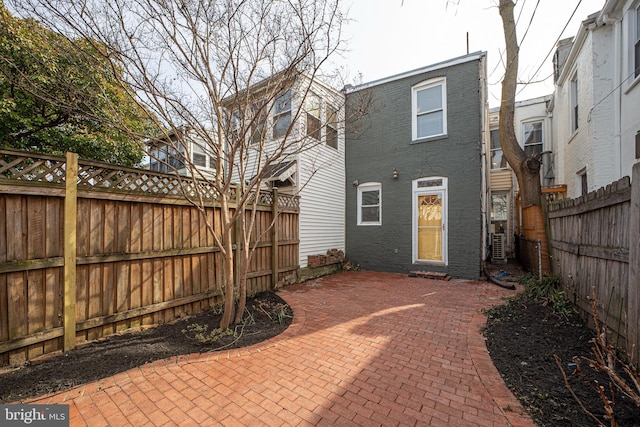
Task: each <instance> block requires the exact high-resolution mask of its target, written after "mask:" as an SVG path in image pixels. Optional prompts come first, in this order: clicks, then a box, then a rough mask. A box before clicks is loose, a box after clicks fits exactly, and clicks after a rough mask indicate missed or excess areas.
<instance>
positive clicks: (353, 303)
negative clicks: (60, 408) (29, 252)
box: [32, 272, 534, 427]
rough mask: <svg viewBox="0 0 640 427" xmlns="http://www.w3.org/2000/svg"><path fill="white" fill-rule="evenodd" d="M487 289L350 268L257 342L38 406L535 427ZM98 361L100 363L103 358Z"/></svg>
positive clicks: (144, 416) (130, 418)
mask: <svg viewBox="0 0 640 427" xmlns="http://www.w3.org/2000/svg"><path fill="white" fill-rule="evenodd" d="M512 292H513V291H508V290H505V289H502V288H499V287H497V286H495V285H491V284H488V283H483V282H470V281H461V280H452V281H449V282H445V281H435V280H427V279H422V278H408V277H407V276H406V275H400V274H390V273H374V272H348V273H340V274H336V275H333V276H328V277H325V278H321V279H318V280H314V281H310V282H306V283H303V284H298V285H293V286H289V287H287V288H285V290H283V291H281V292H280V295H281V296H282V297H283V298H284V299H285V300H286V301H287V302H288V303H289V304H290V305H291V307H292V308H293V310H294V313H295V319H294V322H293V324H292V325H291V326H290V327H289V329H287V331H285V332H284V333H283V334H282V335H280V336H278V337H276V338H274V339H272V340H270V341H268V342H265V343H262V344H259V345H257V346H253V347H249V348H245V349H240V350H232V351H224V352H216V353H206V354H200V355H197V354H196V355H190V356H181V357H178V358H172V359H168V360H163V361H158V362H155V363H151V364H148V365H145V366H142V367H140V368H137V369H132V370H130V371H127V372H124V373H122V374H119V375H116V376H115V377H111V378H108V379H106V380H102V381H99V382H96V383H92V384H88V385H86V386H82V387H78V388H76V389H73V390H71V391H69V392H65V393H60V394H56V395H53V396H48V397H46V398H42V399H39V400H36V401H34V402H32V403H48V404H52V403H67V404H69V405H70V414H71V425H72V426H82V425H87V426H91V427H95V426H103V425H111V426H127V425H132V426H136V427H138V426H172V425H179V426H188V425H193V426H206V425H223V426H249V425H268V426H298V425H307V426H308V425H317V426H336V425H338V426H351V425H357V426H395V425H398V426H400V425H402V426H417V425H425V426H456V427H460V426H510V425H512V426H534V424H533V422H532V421H531V420H530V419H529V418H528V417H526V416H523V415H520V413H521V407H520V405H519V404H518V402H517V400H516V399H515V398H514V397H513V395H512V394H511V393H510V392H509V391H508V389H507V388H506V386H505V385H504V383H503V381H502V380H501V378H500V375H499V374H498V372H497V370H496V369H495V367H494V366H493V364H492V363H491V360H490V358H489V355H488V353H487V350H486V346H485V343H484V339H483V337H482V335H481V332H480V329H481V327H482V325H483V324H484V322H485V317H484V315H483V314H482V313H481V309H482V308H488V307H490V306H492V305H495V304H498V303H500V300H501V298H502V297H505V296H509V295H512ZM98 363H99V362H98Z"/></svg>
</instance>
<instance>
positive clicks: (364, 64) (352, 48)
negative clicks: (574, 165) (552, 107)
mask: <svg viewBox="0 0 640 427" xmlns="http://www.w3.org/2000/svg"><path fill="white" fill-rule="evenodd" d="M497 2H498V0H404V1H403V0H345V1H344V3H343V8H344V9H345V10H347V11H348V18H349V20H350V22H349V23H348V24H347V26H346V28H345V32H344V36H345V39H346V41H347V51H346V52H345V53H344V54H343V55H342V58H340V59H339V62H340V66H342V67H344V68H345V69H346V70H347V72H348V76H349V77H348V78H349V79H351V81H348V83H353V81H354V79H355V78H357V76H358V75H360V77H361V78H362V81H361V82H362V83H365V82H370V81H372V80H377V79H379V78H383V77H388V76H392V75H394V74H398V73H402V72H404V71H409V70H413V69H416V68H420V67H424V66H427V65H430V64H434V63H437V62H441V61H445V60H447V59H450V58H455V57H458V56H462V55H465V54H466V53H467V33H468V34H469V52H471V53H473V52H477V51H486V52H487V58H488V64H487V73H488V75H489V78H488V80H489V105H490V106H491V107H497V106H499V104H500V83H501V81H502V76H503V73H504V66H503V65H502V63H501V56H502V55H504V33H503V31H502V20H501V18H500V14H499V13H498V7H497ZM604 3H605V0H581V1H580V0H517V3H516V8H515V12H514V14H515V17H516V19H517V29H516V33H517V35H518V40H519V41H521V43H520V58H519V61H520V67H519V76H518V77H519V80H520V81H524V82H529V81H540V80H542V82H540V83H531V84H527V85H520V86H518V94H517V96H516V100H517V101H522V100H525V99H530V98H536V97H539V96H544V95H548V94H551V93H553V77H552V73H553V65H552V59H553V53H554V52H555V45H556V41H557V40H558V39H564V38H567V37H573V36H575V35H576V33H577V31H578V28H579V26H580V22H582V21H583V20H585V19H587V16H589V15H590V14H591V13H593V12H597V11H599V10H600V9H602V7H603V6H604ZM578 5H579V6H578ZM576 6H577V10H576V12H575V15H574V17H573V19H571V20H570V17H571V14H572V13H573V12H574V10H575V9H576ZM534 10H535V13H534ZM518 15H520V18H519V20H518ZM567 22H569V25H568V26H567V28H566V29H565V30H564V32H563V28H564V26H565V25H566V24H567ZM527 29H528V31H527ZM525 32H526V36H525V37H524V41H522V39H523V35H524V34H525ZM547 54H548V57H547ZM545 57H547V58H546V59H545ZM543 61H544V62H543ZM541 65H542V67H541V68H540V66H541ZM538 69H539V71H538Z"/></svg>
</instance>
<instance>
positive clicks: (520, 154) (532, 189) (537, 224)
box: [498, 0, 549, 272]
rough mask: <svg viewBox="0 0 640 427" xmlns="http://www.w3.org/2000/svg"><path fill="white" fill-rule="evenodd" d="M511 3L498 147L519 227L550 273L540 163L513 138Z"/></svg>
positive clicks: (506, 12) (505, 2) (506, 8)
mask: <svg viewBox="0 0 640 427" xmlns="http://www.w3.org/2000/svg"><path fill="white" fill-rule="evenodd" d="M513 8H514V3H513V1H512V0H500V4H499V11H500V17H501V18H502V26H503V30H504V38H505V44H506V47H507V60H506V69H505V74H504V79H503V80H502V100H501V103H500V127H499V131H498V132H499V134H500V145H501V146H502V152H503V153H504V157H505V159H507V162H508V163H509V165H510V166H511V168H512V169H513V172H514V173H515V174H516V178H517V180H518V186H519V187H520V199H521V202H522V205H521V206H522V211H523V217H522V223H523V224H522V225H523V228H524V230H523V231H524V237H525V238H527V239H531V240H539V241H540V242H541V246H542V252H543V257H542V269H543V270H544V271H547V272H548V271H549V261H548V249H547V237H546V233H545V227H544V216H543V212H542V199H541V195H542V186H541V184H540V161H539V159H537V158H535V157H529V156H527V154H526V153H525V152H524V150H523V149H522V147H520V144H518V140H517V139H516V133H515V126H514V112H515V98H516V88H517V81H518V55H519V49H520V48H519V46H518V39H517V36H516V23H515V20H514V17H513Z"/></svg>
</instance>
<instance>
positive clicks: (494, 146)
mask: <svg viewBox="0 0 640 427" xmlns="http://www.w3.org/2000/svg"><path fill="white" fill-rule="evenodd" d="M489 139H490V140H491V169H506V167H507V159H506V158H505V157H504V155H503V153H502V145H500V132H499V130H498V129H491V131H490V132H489Z"/></svg>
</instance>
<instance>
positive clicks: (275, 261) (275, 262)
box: [271, 188, 280, 290]
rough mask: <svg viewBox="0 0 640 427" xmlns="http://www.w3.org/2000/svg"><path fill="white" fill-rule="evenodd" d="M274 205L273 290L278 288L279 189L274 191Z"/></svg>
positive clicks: (272, 237)
mask: <svg viewBox="0 0 640 427" xmlns="http://www.w3.org/2000/svg"><path fill="white" fill-rule="evenodd" d="M272 203H273V204H272V205H271V216H272V218H273V227H272V228H271V289H272V290H275V289H276V287H277V286H278V265H279V264H280V262H279V258H278V247H279V242H278V222H279V219H278V189H277V188H274V189H273V202H272Z"/></svg>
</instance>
